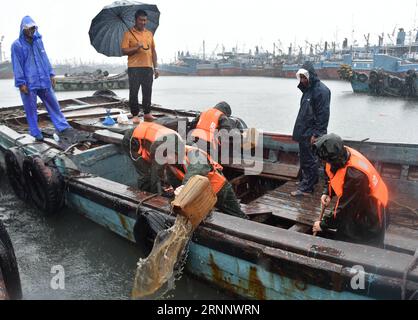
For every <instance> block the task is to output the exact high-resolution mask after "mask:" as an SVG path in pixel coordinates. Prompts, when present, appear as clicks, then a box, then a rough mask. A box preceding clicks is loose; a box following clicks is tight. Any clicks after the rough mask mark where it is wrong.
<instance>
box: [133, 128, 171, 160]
mask: <svg viewBox="0 0 418 320" xmlns="http://www.w3.org/2000/svg"><path fill="white" fill-rule="evenodd" d="M172 134H176V135H178V133H177V132H176V131H174V130H171V129H169V128H166V127H164V126H162V125H160V124H158V123H153V122H142V123H140V124H139V125H138V126H137V127H136V128H135V130H134V133H133V135H132V137H133V138H136V139H138V141H139V151H138V154H139V155H140V156H141V157H142V159H144V160H145V161H147V162H151V155H150V150H148V149H147V147H146V146H145V143H144V142H145V141H148V142H150V143H151V144H152V143H153V142H154V141H156V140H157V139H159V138H161V137H164V136H168V135H172Z"/></svg>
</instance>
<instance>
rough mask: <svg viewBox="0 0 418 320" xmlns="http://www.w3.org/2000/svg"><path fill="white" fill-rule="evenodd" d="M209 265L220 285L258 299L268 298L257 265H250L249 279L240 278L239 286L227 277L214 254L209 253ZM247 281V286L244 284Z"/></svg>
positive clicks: (214, 278)
mask: <svg viewBox="0 0 418 320" xmlns="http://www.w3.org/2000/svg"><path fill="white" fill-rule="evenodd" d="M209 266H210V268H211V271H212V279H213V281H214V282H215V283H216V284H218V285H219V286H221V287H223V288H225V289H226V290H228V291H230V292H232V293H235V294H239V293H244V294H246V295H248V296H250V297H251V298H254V299H257V300H266V288H265V287H264V285H263V283H262V282H261V280H260V278H259V277H258V274H257V268H256V267H254V266H251V267H250V270H249V273H248V279H247V281H242V280H241V279H238V287H237V286H235V285H233V284H232V283H231V280H230V279H227V278H226V277H225V276H224V274H223V272H222V270H221V269H220V268H219V266H218V265H217V264H216V262H215V259H214V258H213V255H212V254H209ZM245 282H247V285H248V287H247V288H246V286H247V285H244V283H245Z"/></svg>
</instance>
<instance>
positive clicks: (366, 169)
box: [325, 147, 389, 222]
mask: <svg viewBox="0 0 418 320" xmlns="http://www.w3.org/2000/svg"><path fill="white" fill-rule="evenodd" d="M345 148H346V149H347V150H348V151H349V152H350V158H349V160H348V162H347V163H346V165H345V167H344V168H341V169H339V170H338V171H337V172H336V173H335V175H334V174H333V173H332V172H331V165H330V164H328V163H327V164H326V167H325V170H326V173H327V175H328V177H329V179H330V181H329V196H331V194H332V193H331V192H332V190H334V193H335V194H336V195H337V197H338V200H337V204H336V205H335V211H334V217H335V216H336V214H337V207H338V204H339V201H340V199H341V197H342V195H343V190H344V181H345V175H346V173H347V169H348V168H349V167H353V168H356V169H357V170H360V171H361V172H363V173H364V174H365V175H366V176H367V178H368V179H369V187H370V196H371V197H373V198H375V199H376V201H377V204H378V215H379V221H380V222H382V212H381V209H380V205H383V207H385V208H386V206H387V204H388V201H389V194H388V189H387V187H386V184H385V183H384V182H383V180H382V178H381V177H380V175H379V173H378V172H377V170H376V169H375V167H373V165H372V164H371V163H370V161H369V160H367V158H366V157H365V156H363V155H362V154H361V153H360V152H358V151H357V150H354V149H351V148H349V147H345Z"/></svg>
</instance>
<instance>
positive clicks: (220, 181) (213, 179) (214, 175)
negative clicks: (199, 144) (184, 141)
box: [169, 146, 226, 194]
mask: <svg viewBox="0 0 418 320" xmlns="http://www.w3.org/2000/svg"><path fill="white" fill-rule="evenodd" d="M196 150H198V151H199V152H201V153H202V154H203V155H204V156H205V157H206V158H207V159H208V162H209V164H210V166H211V167H212V171H211V172H209V173H208V175H207V177H208V179H209V182H210V185H211V186H212V190H213V192H215V194H217V193H218V192H219V191H221V189H222V188H223V187H224V185H225V183H226V178H225V177H224V176H223V175H222V174H220V173H219V171H222V170H223V167H222V166H221V165H220V164H219V163H217V162H216V161H214V160H213V159H212V157H211V156H210V155H208V154H207V153H206V152H204V151H203V150H200V149H199V148H195V147H191V146H186V154H185V161H184V163H183V170H184V171H182V170H180V169H179V168H177V167H175V166H173V165H170V166H169V167H170V169H171V170H172V172H173V173H174V175H175V176H176V177H177V179H179V180H181V181H183V180H184V177H185V175H186V174H185V172H187V166H186V165H185V164H186V163H187V164H190V160H189V157H188V153H189V152H191V151H196Z"/></svg>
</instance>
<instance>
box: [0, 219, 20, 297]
mask: <svg viewBox="0 0 418 320" xmlns="http://www.w3.org/2000/svg"><path fill="white" fill-rule="evenodd" d="M0 269H1V274H2V276H3V280H4V284H5V286H6V291H7V295H8V296H9V298H10V299H12V300H20V299H22V286H21V283H20V275H19V268H18V265H17V261H16V256H15V252H14V250H13V245H12V241H11V240H10V237H9V234H8V233H7V230H6V228H5V227H4V225H3V223H2V222H1V221H0Z"/></svg>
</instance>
